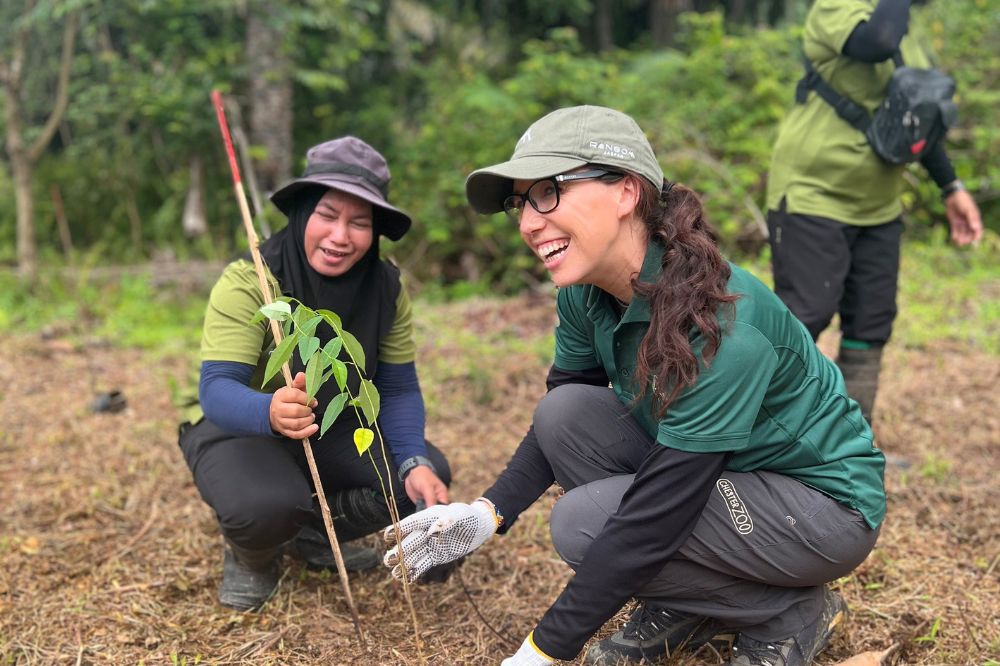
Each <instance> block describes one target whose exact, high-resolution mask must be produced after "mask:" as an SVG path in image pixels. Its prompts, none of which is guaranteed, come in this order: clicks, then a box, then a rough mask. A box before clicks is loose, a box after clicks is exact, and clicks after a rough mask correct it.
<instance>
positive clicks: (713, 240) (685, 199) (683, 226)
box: [632, 178, 738, 418]
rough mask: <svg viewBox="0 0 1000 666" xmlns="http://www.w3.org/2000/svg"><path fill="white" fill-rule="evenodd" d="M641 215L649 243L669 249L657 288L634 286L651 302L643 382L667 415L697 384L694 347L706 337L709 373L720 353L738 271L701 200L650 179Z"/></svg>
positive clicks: (641, 357) (640, 361) (640, 359)
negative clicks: (730, 286) (724, 312)
mask: <svg viewBox="0 0 1000 666" xmlns="http://www.w3.org/2000/svg"><path fill="white" fill-rule="evenodd" d="M636 180H638V181H639V182H640V184H641V190H640V193H639V201H638V203H637V204H636V209H635V213H636V215H637V216H638V217H639V218H640V219H641V220H642V221H643V222H644V223H645V225H646V230H647V232H648V233H649V242H651V243H656V244H658V245H661V246H663V248H664V253H663V264H662V267H661V273H660V278H659V280H657V281H656V282H654V283H644V282H639V280H638V278H634V279H633V282H632V288H633V290H634V291H635V293H636V294H638V295H640V296H643V297H645V298H646V299H647V300H648V301H649V309H650V315H651V316H650V322H649V331H647V333H646V336H645V337H644V338H643V340H642V344H640V345H639V352H638V356H637V358H636V368H635V371H636V376H637V377H638V378H639V381H640V386H639V388H640V391H639V395H640V396H642V395H644V394H645V393H646V391H647V390H649V389H650V388H651V386H650V385H652V388H653V392H654V396H653V405H654V410H656V413H657V417H658V418H659V417H662V416H663V414H664V413H665V412H666V411H667V408H668V407H669V406H670V403H672V402H673V401H674V400H675V399H676V398H677V396H678V395H679V394H680V392H681V391H682V390H684V388H686V387H688V386H691V385H693V384H694V383H695V381H696V380H697V378H698V372H699V370H700V368H699V367H698V365H699V364H698V359H697V357H696V356H695V352H694V349H693V347H692V344H691V343H692V341H693V340H694V339H695V336H696V335H698V336H700V337H701V338H702V339H704V341H705V343H704V346H703V347H702V348H701V358H702V361H703V364H704V366H705V367H708V365H709V364H710V363H711V361H712V359H713V358H714V357H715V353H716V351H718V349H719V343H720V341H721V336H722V332H721V330H720V326H719V317H718V314H719V309H720V307H723V306H726V307H732V305H731V304H732V303H733V302H734V301H736V299H737V298H738V296H736V295H733V294H728V293H726V284H727V283H728V281H729V276H730V274H731V272H732V271H731V270H730V268H729V264H728V263H726V260H725V259H724V258H723V257H722V253H721V252H720V251H719V248H718V245H717V236H716V234H715V231H714V230H713V229H712V227H711V225H709V223H708V221H707V220H706V219H705V213H704V208H703V207H702V205H701V201H700V200H699V198H698V195H697V194H695V193H694V192H693V191H692V190H690V189H688V188H687V187H684V186H682V185H675V184H672V183H668V182H667V181H664V183H663V188H662V189H661V191H659V192H657V191H656V188H654V187H653V185H652V184H651V183H649V182H648V181H647V180H646V179H645V178H636Z"/></svg>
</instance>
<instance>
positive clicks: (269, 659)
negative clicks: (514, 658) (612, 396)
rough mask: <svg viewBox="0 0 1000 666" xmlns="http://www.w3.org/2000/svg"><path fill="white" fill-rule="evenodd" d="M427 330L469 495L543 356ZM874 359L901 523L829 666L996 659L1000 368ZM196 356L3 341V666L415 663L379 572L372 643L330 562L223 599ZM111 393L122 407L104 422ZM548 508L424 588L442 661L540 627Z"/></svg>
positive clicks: (399, 607) (438, 432) (856, 581)
mask: <svg viewBox="0 0 1000 666" xmlns="http://www.w3.org/2000/svg"><path fill="white" fill-rule="evenodd" d="M436 315H437V316H439V317H441V318H442V319H443V320H446V321H451V322H453V323H454V325H455V326H461V327H465V328H469V329H471V330H472V331H473V332H475V333H476V334H477V335H479V336H480V337H481V338H482V339H484V340H489V339H490V337H491V336H505V337H509V336H516V337H515V339H529V338H533V337H537V336H539V335H544V334H546V333H547V332H549V331H550V330H551V327H552V324H553V323H554V322H553V313H552V306H551V302H550V300H549V299H547V298H541V297H527V296H526V297H522V298H518V299H514V300H506V301H473V302H465V303H462V304H456V305H448V306H439V307H438V308H437V309H436ZM420 334H421V346H422V348H423V349H422V356H421V360H420V365H419V367H420V368H421V379H422V383H423V386H424V389H425V392H426V393H427V398H428V405H429V406H430V411H431V413H430V414H429V433H428V434H429V437H430V439H432V440H433V441H434V442H435V443H437V444H438V445H439V446H440V447H441V448H442V449H443V450H444V451H445V452H446V454H447V455H448V456H449V457H450V459H451V461H452V464H453V469H454V472H455V478H456V482H455V485H454V488H453V497H454V498H455V499H456V500H463V501H464V500H469V499H472V498H474V497H476V496H477V495H478V494H479V493H480V492H481V491H482V490H484V489H485V488H486V486H488V485H489V483H490V482H491V481H492V479H493V478H494V477H495V475H496V474H497V473H498V472H499V471H500V470H501V469H503V466H504V464H505V462H506V460H507V458H508V457H509V455H510V453H511V452H512V451H513V449H514V447H516V445H517V443H518V442H519V441H520V437H521V435H522V434H523V432H524V430H525V428H526V427H527V425H528V423H529V421H530V418H531V412H532V409H533V407H534V403H535V401H536V400H537V399H538V398H539V397H540V396H541V394H542V392H543V391H544V377H545V371H546V369H547V364H546V362H545V360H544V359H543V358H540V355H539V354H538V353H537V352H534V351H531V350H530V349H526V350H525V351H524V352H523V353H512V354H507V355H506V356H505V358H504V360H503V362H502V363H499V364H493V365H490V366H488V367H483V364H482V363H476V359H470V358H469V356H468V354H469V353H470V352H468V351H467V350H466V349H463V347H462V346H461V345H456V344H453V343H450V342H448V341H447V340H436V339H435V336H434V334H433V330H432V329H431V328H429V327H427V326H424V327H423V328H421V329H420ZM826 344H827V346H829V343H828V342H827V343H826ZM472 353H475V352H472ZM470 368H471V369H473V370H474V372H470ZM884 369H885V372H884V382H883V391H882V393H881V395H880V402H879V404H878V406H877V411H878V413H877V416H876V421H877V423H876V431H877V435H878V439H879V442H880V444H881V446H882V447H883V448H884V449H885V450H886V452H887V453H889V454H892V455H893V456H895V457H896V458H897V459H898V460H899V463H900V464H898V465H893V466H890V469H889V470H888V473H887V484H888V488H889V496H890V500H889V501H890V510H889V517H888V519H887V521H886V524H885V526H884V528H883V531H882V535H881V539H880V541H879V545H878V547H877V548H876V550H875V552H874V553H873V554H872V556H871V557H870V558H869V559H868V560H867V561H866V562H865V563H864V564H863V565H862V566H861V567H860V568H859V569H858V570H857V571H856V572H855V574H854V575H852V576H850V577H848V578H846V579H844V580H842V581H839V582H838V586H839V589H840V590H841V591H842V592H843V593H844V595H845V596H846V598H847V599H848V601H849V603H850V605H851V607H852V609H853V619H852V622H851V623H850V624H849V625H848V628H847V630H846V632H845V633H844V634H842V635H840V636H839V637H838V638H837V640H836V641H835V642H834V644H833V646H832V648H831V649H830V650H829V651H828V652H827V653H825V654H824V655H823V656H822V658H821V659H820V663H821V664H833V663H836V662H838V661H840V660H843V659H846V658H847V657H849V656H851V655H852V654H856V653H859V652H863V651H866V650H884V649H886V648H888V647H890V646H891V645H894V644H898V646H899V649H898V650H897V651H896V652H895V654H894V657H893V661H894V662H895V663H905V664H977V665H982V664H987V663H990V662H989V660H990V659H993V660H998V659H1000V511H998V509H997V507H998V506H1000V490H998V484H997V482H996V478H995V477H996V475H997V469H998V465H997V463H998V449H1000V413H998V411H1000V410H998V403H997V398H996V395H997V386H998V384H1000V361H998V359H997V358H996V357H993V356H989V355H986V354H983V353H981V352H978V351H976V350H974V349H969V348H963V347H952V346H949V345H946V344H940V345H935V346H933V347H931V348H928V349H902V348H890V350H889V351H888V352H887V357H886V359H885V366H884ZM190 371H191V367H190V365H189V360H188V359H185V358H179V357H167V358H163V357H161V356H158V355H154V354H150V353H144V352H140V351H136V350H122V349H115V348H112V347H110V346H103V345H100V344H95V343H81V342H77V341H75V340H73V339H69V338H57V339H49V340H43V339H40V338H38V337H16V338H13V339H8V340H6V341H5V344H4V346H3V349H2V351H0V386H2V387H4V388H3V389H2V393H0V663H13V664H57V663H66V664H137V663H146V664H163V663H177V664H180V663H186V664H192V663H198V662H204V663H213V664H324V665H330V664H413V663H417V662H418V659H417V653H416V650H415V647H414V639H413V632H412V628H411V626H410V624H409V619H408V618H409V614H408V612H407V610H406V607H405V604H404V600H403V593H402V589H401V587H400V585H399V584H398V583H396V582H394V581H392V580H391V579H390V578H389V577H388V576H387V575H386V573H385V572H384V571H383V570H381V569H379V570H376V571H370V572H365V573H361V574H354V575H352V577H351V585H352V590H353V593H354V597H355V599H356V600H357V602H358V605H359V610H360V614H361V620H362V624H363V627H364V630H365V632H366V635H367V642H368V651H365V650H363V649H362V648H361V647H360V646H359V645H357V643H356V641H355V636H354V632H353V628H352V625H351V620H350V614H349V612H348V609H347V605H346V603H345V602H344V599H343V597H342V594H341V590H340V585H339V583H338V581H337V579H336V576H335V575H334V576H331V575H329V574H326V573H315V572H311V571H308V570H306V569H305V568H303V567H302V566H300V565H299V564H298V563H296V562H293V561H291V560H286V563H287V564H288V567H287V573H286V576H285V578H284V579H283V581H282V584H281V586H280V590H279V592H278V594H277V596H276V597H275V598H274V599H273V600H272V601H271V602H270V603H269V604H268V606H267V607H266V608H265V609H264V611H263V612H261V613H259V614H240V613H235V612H232V611H228V610H225V609H223V608H220V607H219V606H218V605H217V604H216V603H215V593H216V586H217V585H218V582H219V578H220V575H221V541H220V538H219V536H218V534H217V532H216V526H215V522H214V519H213V517H212V515H211V513H210V510H209V509H208V508H207V507H206V506H205V505H204V504H203V503H202V502H201V499H200V498H199V496H198V493H197V491H196V490H195V488H194V486H193V485H192V483H191V481H190V476H189V473H188V471H187V468H186V467H185V465H184V462H183V460H182V458H181V455H180V451H179V450H178V448H177V444H176V427H177V421H178V418H179V417H178V413H177V410H176V409H175V408H174V407H173V405H172V404H171V398H170V393H171V391H170V389H169V386H171V385H172V384H176V383H180V382H183V381H186V379H187V377H188V376H189V373H190ZM111 389H119V390H121V391H122V392H123V393H124V395H125V397H126V399H127V400H128V407H127V409H125V410H124V411H122V412H120V413H117V414H97V413H92V412H91V411H90V409H89V405H90V403H91V401H92V400H93V399H94V397H95V395H96V394H97V393H99V392H102V391H108V390H111ZM554 500H555V493H554V492H552V491H550V493H549V494H548V495H546V496H545V497H543V498H542V500H540V501H539V502H538V503H536V505H535V506H534V507H532V508H531V509H530V510H529V511H528V512H527V513H526V514H525V515H523V516H522V518H521V520H520V521H519V523H518V525H517V527H516V528H515V529H514V530H513V533H512V534H510V535H508V536H506V537H503V538H496V539H493V540H492V541H490V542H489V543H487V544H486V546H484V547H483V548H482V549H481V550H480V551H479V552H477V553H476V554H474V555H473V556H471V557H470V558H469V559H468V560H467V562H466V563H465V565H464V566H463V567H462V569H461V575H460V576H456V577H453V578H452V579H451V580H450V581H448V582H447V583H445V584H442V585H434V586H417V587H415V588H414V599H415V603H416V606H417V613H418V616H419V618H420V623H421V635H422V638H423V640H424V654H425V655H426V656H427V658H428V662H429V663H432V664H482V665H485V664H496V663H499V661H500V660H501V659H502V658H503V657H505V656H507V655H508V654H510V653H512V652H513V650H514V649H516V646H517V645H518V644H519V643H520V641H521V640H522V639H523V637H524V636H525V635H526V634H527V633H528V631H530V630H531V628H532V627H533V626H534V623H535V622H536V621H537V619H538V618H539V617H540V616H541V614H542V613H543V612H544V611H545V609H546V608H547V607H548V604H549V603H550V602H551V601H552V600H553V599H554V598H555V596H556V595H557V594H558V592H559V590H560V589H561V587H562V585H563V584H564V583H565V581H566V580H567V579H568V577H569V576H570V571H569V569H568V568H567V567H566V566H565V565H564V564H562V562H561V561H560V560H559V558H558V556H557V555H556V554H555V552H554V551H553V550H552V548H551V545H550V542H549V535H548V530H547V526H546V518H547V515H548V511H549V508H550V507H551V505H552V503H553V502H554ZM473 603H474V605H473ZM479 613H481V615H482V618H485V620H486V622H484V620H483V619H481V618H480V616H479ZM487 622H488V625H487ZM615 628H616V622H610V623H608V625H606V627H605V628H604V633H607V632H610V631H613V630H614V629H615ZM673 663H675V664H686V665H691V664H712V663H718V659H717V658H716V657H715V656H714V655H711V654H698V655H694V656H682V657H680V658H678V659H675V660H674V662H673ZM993 663H995V662H993Z"/></svg>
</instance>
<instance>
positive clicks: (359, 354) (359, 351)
mask: <svg viewBox="0 0 1000 666" xmlns="http://www.w3.org/2000/svg"><path fill="white" fill-rule="evenodd" d="M339 335H340V337H341V339H342V340H343V341H344V346H345V347H347V353H348V354H350V355H351V360H352V361H354V365H356V366H358V369H359V370H361V372H364V371H365V350H364V348H362V347H361V343H360V342H358V339H357V338H356V337H354V336H353V335H352V334H351V332H350V331H346V330H344V329H341V330H340V331H339Z"/></svg>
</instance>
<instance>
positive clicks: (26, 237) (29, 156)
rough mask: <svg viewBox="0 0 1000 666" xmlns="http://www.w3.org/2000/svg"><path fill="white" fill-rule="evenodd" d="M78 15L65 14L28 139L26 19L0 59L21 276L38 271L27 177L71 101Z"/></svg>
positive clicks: (29, 9)
mask: <svg viewBox="0 0 1000 666" xmlns="http://www.w3.org/2000/svg"><path fill="white" fill-rule="evenodd" d="M34 7H35V3H34V1H33V0H29V2H27V3H26V5H25V16H27V14H29V13H30V12H32V11H33V10H34ZM79 18H80V12H79V10H76V11H73V12H70V14H68V15H67V17H66V23H65V25H64V27H63V35H62V55H61V58H60V62H59V72H58V75H57V81H56V91H55V99H54V100H53V102H52V108H51V110H50V111H49V115H48V118H47V119H46V120H45V124H44V125H42V127H41V128H40V129H39V131H38V134H37V135H36V136H35V137H34V139H33V140H32V141H31V142H30V143H28V142H27V141H26V140H25V129H26V126H27V124H28V115H27V113H26V112H25V109H24V100H23V99H22V98H21V93H22V92H23V89H22V86H23V83H24V81H23V78H22V77H23V76H24V75H25V70H24V65H25V63H26V62H27V60H28V57H27V56H28V49H29V48H30V47H31V44H32V40H31V34H30V28H29V27H28V26H29V24H28V23H27V22H24V23H23V24H22V25H21V27H20V28H18V29H17V31H16V32H15V33H14V39H13V45H12V47H11V52H10V57H9V60H8V61H7V62H4V61H0V82H2V84H3V90H4V97H5V100H4V115H5V121H6V125H7V154H8V155H9V156H10V164H11V171H12V172H13V176H14V198H15V201H16V206H17V267H18V273H19V274H20V275H21V277H22V278H24V279H25V280H30V279H32V278H34V277H35V275H36V273H37V272H38V251H37V246H36V243H35V219H34V215H35V206H34V201H33V200H32V198H31V180H32V175H33V174H34V171H35V165H36V164H37V163H38V160H39V159H41V157H42V154H43V153H44V152H45V149H46V148H47V147H48V145H49V142H50V141H51V140H52V136H53V135H54V134H55V132H56V130H57V129H58V127H59V124H60V123H61V122H62V118H63V115H64V114H65V113H66V108H67V106H68V105H69V75H70V67H71V65H72V64H73V52H74V50H75V46H76V27H77V23H78V21H79Z"/></svg>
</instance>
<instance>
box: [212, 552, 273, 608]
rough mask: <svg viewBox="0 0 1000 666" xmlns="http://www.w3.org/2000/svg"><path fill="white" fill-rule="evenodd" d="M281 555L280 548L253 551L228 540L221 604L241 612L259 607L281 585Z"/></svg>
mask: <svg viewBox="0 0 1000 666" xmlns="http://www.w3.org/2000/svg"><path fill="white" fill-rule="evenodd" d="M280 558H281V549H280V548H269V549H266V550H250V549H248V548H242V547H240V546H237V545H236V544H234V543H232V542H230V541H228V540H227V541H226V550H225V554H224V555H223V560H222V584H221V585H220V586H219V603H220V604H222V605H223V606H225V607H226V608H232V609H234V610H238V611H255V610H257V609H259V608H260V607H261V606H263V605H264V603H265V602H266V601H267V600H268V599H270V598H271V595H273V594H274V591H275V590H276V589H277V588H278V581H279V580H281V567H280Z"/></svg>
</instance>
